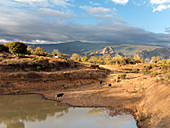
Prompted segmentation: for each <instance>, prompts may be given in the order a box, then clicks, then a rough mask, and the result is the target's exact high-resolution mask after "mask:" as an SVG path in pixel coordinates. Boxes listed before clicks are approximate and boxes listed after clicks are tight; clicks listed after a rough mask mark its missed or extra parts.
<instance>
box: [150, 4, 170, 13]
mask: <svg viewBox="0 0 170 128" xmlns="http://www.w3.org/2000/svg"><path fill="white" fill-rule="evenodd" d="M168 8H170V4H169V5H159V6H157V7H156V8H154V9H153V12H155V11H162V10H165V9H168Z"/></svg>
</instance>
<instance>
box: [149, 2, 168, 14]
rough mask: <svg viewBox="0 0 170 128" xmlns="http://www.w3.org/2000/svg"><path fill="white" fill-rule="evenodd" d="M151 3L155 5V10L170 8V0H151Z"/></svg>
mask: <svg viewBox="0 0 170 128" xmlns="http://www.w3.org/2000/svg"><path fill="white" fill-rule="evenodd" d="M150 3H151V5H152V6H153V12H156V11H163V10H166V9H168V8H170V0H150ZM155 6H156V7H155Z"/></svg>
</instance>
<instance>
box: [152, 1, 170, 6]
mask: <svg viewBox="0 0 170 128" xmlns="http://www.w3.org/2000/svg"><path fill="white" fill-rule="evenodd" d="M150 3H151V4H153V5H154V4H167V3H170V0H150Z"/></svg>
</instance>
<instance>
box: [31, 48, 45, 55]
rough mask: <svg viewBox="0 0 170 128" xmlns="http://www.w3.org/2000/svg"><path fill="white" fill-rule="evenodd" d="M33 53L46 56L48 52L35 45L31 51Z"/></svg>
mask: <svg viewBox="0 0 170 128" xmlns="http://www.w3.org/2000/svg"><path fill="white" fill-rule="evenodd" d="M33 54H34V55H38V56H47V55H48V53H47V52H44V51H43V50H42V48H40V47H37V48H36V49H35V50H34V51H33Z"/></svg>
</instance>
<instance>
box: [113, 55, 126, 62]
mask: <svg viewBox="0 0 170 128" xmlns="http://www.w3.org/2000/svg"><path fill="white" fill-rule="evenodd" d="M113 61H114V62H115V63H116V64H121V63H122V62H123V61H124V60H123V57H122V56H120V55H119V54H116V55H115V57H113Z"/></svg>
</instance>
